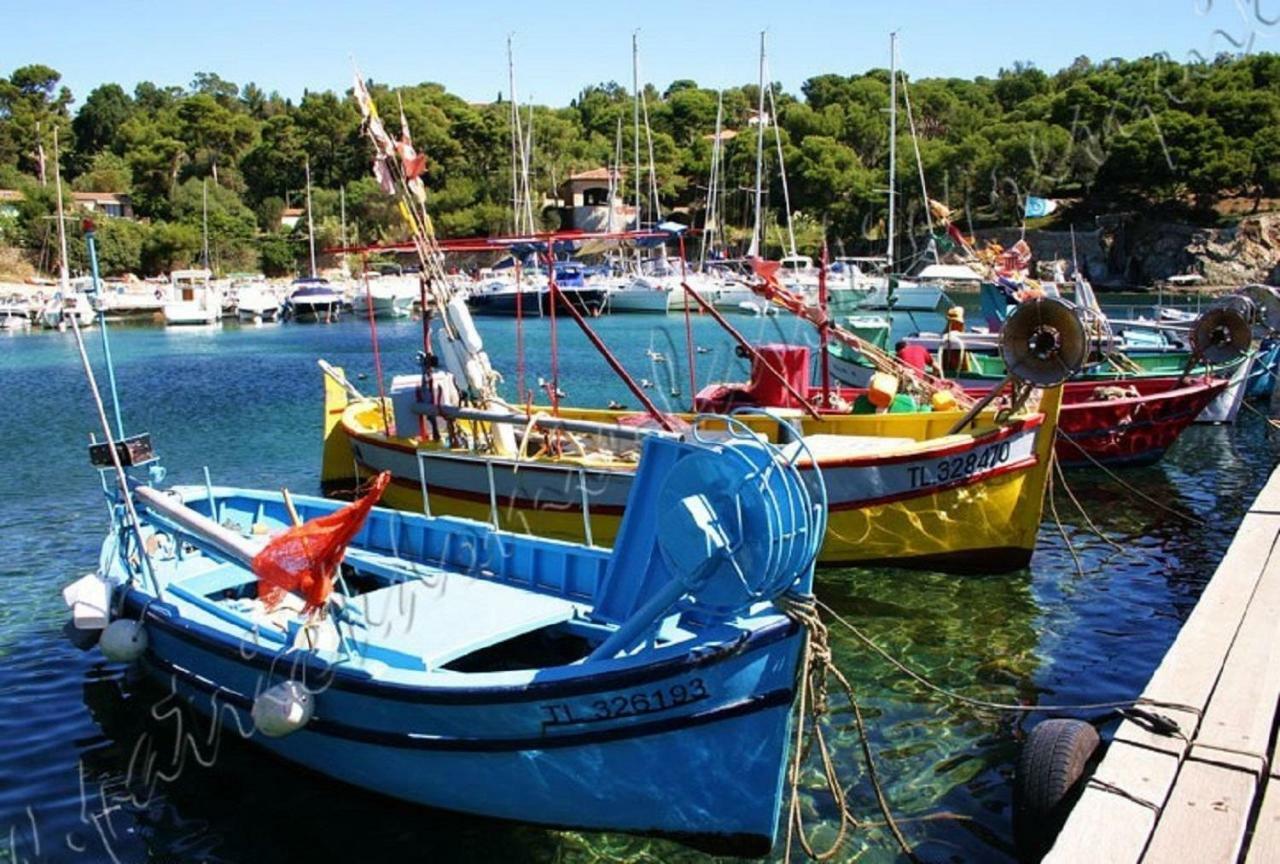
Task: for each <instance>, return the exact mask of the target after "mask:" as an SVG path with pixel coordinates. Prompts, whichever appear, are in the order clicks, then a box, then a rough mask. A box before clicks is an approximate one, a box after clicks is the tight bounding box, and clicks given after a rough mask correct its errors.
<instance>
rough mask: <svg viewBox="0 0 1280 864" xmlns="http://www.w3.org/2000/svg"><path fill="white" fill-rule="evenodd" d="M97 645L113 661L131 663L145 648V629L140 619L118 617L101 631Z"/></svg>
mask: <svg viewBox="0 0 1280 864" xmlns="http://www.w3.org/2000/svg"><path fill="white" fill-rule="evenodd" d="M98 646H99V647H100V648H102V653H103V656H105V657H106V658H107V659H108V660H110V661H112V662H113V663H132V662H133V661H134V660H137V659H138V658H139V657H141V656H142V654H143V652H144V651H146V650H147V630H146V628H145V627H143V626H142V622H141V621H133V620H131V619H129V618H119V619H117V620H115V621H112V622H111V623H110V624H108V625H107V629H106V630H103V631H102V639H101V640H99V642H98Z"/></svg>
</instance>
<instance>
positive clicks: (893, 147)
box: [885, 30, 898, 273]
mask: <svg viewBox="0 0 1280 864" xmlns="http://www.w3.org/2000/svg"><path fill="white" fill-rule="evenodd" d="M897 182H898V31H896V30H895V31H894V32H892V33H890V34H889V224H888V226H887V227H886V231H887V233H888V235H889V244H888V248H887V249H886V250H885V259H886V261H885V272H886V273H892V272H893V235H894V228H895V225H894V216H895V214H894V211H895V210H896V209H897V191H896V184H897Z"/></svg>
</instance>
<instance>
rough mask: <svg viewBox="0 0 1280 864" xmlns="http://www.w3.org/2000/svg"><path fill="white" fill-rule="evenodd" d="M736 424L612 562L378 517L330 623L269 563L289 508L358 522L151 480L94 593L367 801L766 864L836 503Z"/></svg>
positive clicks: (219, 707) (112, 636) (694, 461)
mask: <svg viewBox="0 0 1280 864" xmlns="http://www.w3.org/2000/svg"><path fill="white" fill-rule="evenodd" d="M714 423H715V424H716V425H717V426H718V427H719V428H720V430H721V431H720V434H719V436H718V437H717V438H716V439H715V440H712V439H711V438H710V437H708V436H705V435H701V434H697V435H695V436H694V438H693V440H690V439H688V438H686V439H685V440H677V439H675V438H671V437H666V436H656V435H655V436H653V437H651V438H649V439H648V440H646V442H645V450H644V454H643V458H642V459H641V466H642V468H641V470H640V473H639V475H638V477H637V480H636V482H635V484H634V485H633V487H632V491H631V496H630V498H629V500H628V504H627V507H626V515H625V517H624V520H623V523H622V528H621V532H620V535H619V538H618V540H617V542H616V545H615V546H614V548H613V551H612V552H609V551H607V550H603V549H599V548H595V547H590V546H583V545H579V544H572V543H566V542H561V541H555V540H547V539H539V538H535V537H530V536H525V535H516V534H511V533H507V532H504V531H500V530H496V529H494V528H493V527H491V526H490V525H488V524H485V523H479V522H474V521H470V520H464V519H458V518H451V517H435V518H432V517H430V516H426V515H416V514H410V513H404V512H399V511H394V510H385V509H380V508H375V509H373V510H372V511H371V513H370V515H369V517H368V519H367V520H366V522H365V523H364V525H363V527H362V528H361V530H360V532H359V534H358V535H357V536H356V537H355V540H354V541H353V542H352V544H351V545H350V547H349V548H348V550H347V552H346V555H345V559H344V563H343V565H342V568H341V573H340V578H339V579H338V583H337V587H336V589H335V591H334V594H333V596H332V598H331V600H330V602H329V605H328V608H327V609H326V610H325V612H324V613H323V614H322V615H321V616H320V617H319V618H318V619H317V618H316V616H311V617H310V618H308V617H307V616H306V615H304V614H303V613H302V611H301V601H300V599H299V598H297V597H292V596H291V597H289V598H286V600H285V602H283V603H281V604H280V605H279V606H277V607H275V608H274V609H269V608H268V607H267V606H266V604H264V603H263V602H262V600H260V599H259V597H258V584H259V583H258V580H257V577H255V574H254V572H253V570H252V569H251V568H250V566H249V562H250V561H251V559H252V557H253V556H254V555H255V554H256V553H257V552H258V551H259V550H260V549H261V547H262V546H263V545H264V544H265V543H266V542H267V540H268V538H269V537H270V536H272V535H275V534H278V533H280V532H282V531H283V530H285V529H286V528H287V527H288V526H290V525H291V524H292V523H291V521H290V519H291V516H290V513H289V506H290V502H292V505H293V506H295V507H296V511H297V513H298V515H299V516H300V517H301V518H302V519H303V520H311V519H313V518H315V517H317V516H321V515H323V514H328V513H332V512H334V511H335V510H337V509H338V508H340V507H342V506H343V505H342V504H341V502H335V501H330V500H327V499H322V498H311V497H295V498H292V499H289V498H287V496H283V495H281V494H279V493H275V492H263V491H253V490H248V489H239V488H229V487H218V486H211V485H210V486H199V487H175V488H172V489H168V490H165V491H160V490H159V489H157V488H155V487H154V485H145V484H143V483H140V482H137V479H138V478H132V477H131V479H130V484H129V490H130V497H131V503H132V505H133V509H134V510H135V511H136V513H137V517H136V519H137V523H136V526H135V524H134V523H132V521H131V518H132V517H130V516H129V515H128V514H129V510H130V508H129V507H128V506H127V503H126V502H125V501H124V499H123V496H122V495H120V494H116V493H113V492H109V497H110V498H111V499H112V508H113V512H114V513H115V514H116V516H115V518H114V523H113V526H112V530H111V533H110V534H109V535H108V537H107V539H106V540H105V542H104V544H103V547H102V552H101V558H100V565H99V573H98V574H97V575H96V577H94V578H96V579H97V580H98V581H99V583H101V582H105V583H106V586H107V588H108V590H109V591H110V598H111V599H110V607H109V608H110V610H111V615H110V617H111V619H112V622H111V624H110V625H109V626H108V627H107V629H106V631H105V632H104V633H103V636H102V643H101V644H102V649H103V651H104V653H106V654H107V655H108V656H109V657H110V658H112V659H120V660H127V659H131V658H135V656H136V659H137V661H138V662H139V663H140V664H141V666H142V668H143V669H144V670H145V671H146V672H148V673H149V674H150V675H152V676H154V677H156V678H159V679H161V680H162V681H163V682H164V683H165V685H166V686H170V685H171V684H172V686H174V687H176V689H177V691H178V692H179V693H180V694H181V695H182V696H184V697H185V698H186V699H187V700H188V701H189V702H190V703H191V704H192V705H193V706H194V707H195V708H196V709H197V710H198V711H200V712H202V713H205V714H208V715H212V716H214V717H215V718H216V719H217V720H218V721H219V722H221V723H222V724H223V727H224V730H226V731H227V732H230V731H232V730H235V729H239V730H241V733H242V734H245V735H246V736H247V737H248V738H249V740H250V741H251V742H252V743H254V744H256V745H258V746H261V747H263V748H264V749H266V750H269V751H271V752H272V753H274V754H276V755H278V756H280V757H283V758H284V759H287V760H289V761H292V762H295V763H297V764H299V765H302V766H306V767H307V768H309V769H312V770H315V771H319V772H321V773H323V774H327V775H330V776H332V777H335V778H338V779H339V780H342V781H345V782H347V783H350V784H353V785H355V786H360V787H364V788H366V789H370V790H373V791H375V792H378V793H382V794H386V795H391V796H395V797H397V798H401V799H405V800H408V801H411V802H417V803H420V804H424V805H428V806H432V807H439V808H446V809H451V810H456V811H463V812H468V813H475V814H481V815H486V816H491V817H498V818H502V819H510V820H518V821H522V822H529V823H537V824H542V825H548V826H558V827H574V828H583V829H599V830H616V831H625V832H635V833H653V834H659V835H664V836H672V837H675V838H677V839H681V840H684V841H685V842H690V843H693V844H695V845H698V846H702V847H707V846H711V847H714V848H716V849H722V850H726V851H734V852H737V853H740V854H741V853H746V854H764V853H766V852H767V851H768V850H769V849H770V848H772V846H773V844H774V841H775V837H776V833H777V829H778V826H779V809H780V801H781V796H782V790H783V785H784V784H783V779H784V774H785V769H786V760H787V753H788V751H789V746H788V745H789V739H790V735H789V731H790V729H791V715H792V701H793V694H794V692H795V689H796V687H797V679H798V674H799V667H800V664H801V662H802V654H803V647H804V640H805V638H806V634H805V630H804V629H803V627H802V626H801V625H800V624H798V623H797V621H796V620H795V619H793V618H792V617H790V616H788V614H786V611H785V609H786V606H787V604H788V602H789V601H790V600H794V599H797V598H800V599H803V598H806V597H807V596H808V595H809V592H810V590H811V587H812V578H813V560H814V556H815V554H816V552H817V548H818V546H819V544H820V542H821V538H822V537H823V533H824V530H825V522H824V519H825V512H826V504H825V501H824V500H823V499H824V497H825V493H823V491H822V490H821V488H820V486H821V480H820V478H818V479H817V480H816V481H815V479H814V478H815V474H816V472H809V471H806V472H804V474H805V477H804V479H802V478H801V475H800V473H799V472H797V471H796V470H795V469H794V467H793V466H792V464H791V463H790V462H787V461H784V460H783V459H782V457H781V456H780V454H779V452H778V451H777V450H776V449H774V448H773V447H772V446H771V445H769V444H766V443H763V442H761V441H758V440H757V439H756V438H755V437H754V436H749V435H746V434H745V433H731V434H725V426H724V421H723V420H716V421H714ZM730 428H735V427H730ZM102 446H103V445H99V448H101V447H102ZM121 452H123V451H121ZM100 456H101V451H100V452H99V457H100ZM145 461H146V460H145V459H144V460H141V464H145ZM99 464H102V463H101V459H100V458H99ZM134 473H136V471H135V472H134ZM806 484H809V485H806ZM90 578H91V577H86V579H90ZM82 581H83V580H82ZM77 584H79V583H77ZM69 591H70V589H69ZM70 593H71V594H75V592H74V591H71V592H70ZM79 596H80V599H81V601H83V600H84V598H85V596H86V595H85V594H84V593H83V592H81V593H80V595H79ZM74 599H75V598H74V597H69V598H68V602H74ZM295 601H296V602H295ZM79 613H80V609H77V618H79V617H80V614H79Z"/></svg>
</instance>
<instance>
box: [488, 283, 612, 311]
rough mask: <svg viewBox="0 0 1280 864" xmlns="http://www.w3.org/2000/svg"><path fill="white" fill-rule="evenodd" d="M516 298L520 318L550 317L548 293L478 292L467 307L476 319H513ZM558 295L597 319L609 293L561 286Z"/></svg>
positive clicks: (528, 291) (532, 291)
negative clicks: (481, 317)
mask: <svg viewBox="0 0 1280 864" xmlns="http://www.w3.org/2000/svg"><path fill="white" fill-rule="evenodd" d="M517 295H518V296H519V298H520V314H521V315H529V316H537V315H550V314H551V293H550V292H549V291H545V290H541V289H537V290H532V289H531V290H526V291H519V292H517V291H492V292H480V293H476V294H472V295H470V296H469V297H467V305H468V306H469V307H470V308H471V311H472V312H475V313H476V314H478V315H515V314H516V297H517ZM560 295H561V296H562V297H564V299H565V300H567V301H569V304H570V305H572V306H573V308H574V309H576V310H578V311H579V312H581V313H582V314H584V315H590V316H595V315H599V314H600V313H601V312H603V311H604V310H605V308H606V307H607V305H608V292H607V291H606V290H605V289H604V288H578V287H572V286H562V287H561V288H560Z"/></svg>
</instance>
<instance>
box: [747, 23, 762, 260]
mask: <svg viewBox="0 0 1280 864" xmlns="http://www.w3.org/2000/svg"><path fill="white" fill-rule="evenodd" d="M759 103H760V104H759V105H758V106H757V108H756V216H755V223H754V224H753V225H752V226H751V245H750V246H749V247H748V248H747V257H748V258H755V257H756V256H757V255H759V254H760V252H761V249H762V247H763V245H764V244H763V243H762V242H761V241H762V240H763V239H764V228H763V225H762V223H761V221H760V216H761V207H762V206H763V204H764V188H763V186H762V185H761V184H762V183H763V180H764V31H763V30H761V31H760V100H759Z"/></svg>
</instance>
